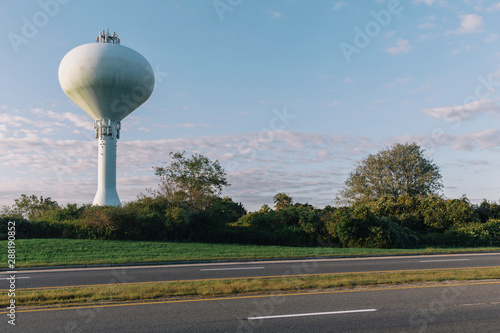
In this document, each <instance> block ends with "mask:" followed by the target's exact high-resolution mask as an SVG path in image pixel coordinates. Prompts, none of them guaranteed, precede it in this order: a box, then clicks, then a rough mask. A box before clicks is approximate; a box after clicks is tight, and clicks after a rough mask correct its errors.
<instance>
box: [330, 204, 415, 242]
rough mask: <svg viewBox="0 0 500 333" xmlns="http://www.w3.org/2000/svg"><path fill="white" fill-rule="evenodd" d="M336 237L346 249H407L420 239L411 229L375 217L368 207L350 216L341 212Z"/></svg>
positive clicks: (387, 219)
mask: <svg viewBox="0 0 500 333" xmlns="http://www.w3.org/2000/svg"><path fill="white" fill-rule="evenodd" d="M336 217H338V218H339V220H338V222H337V223H336V227H335V231H336V236H337V237H338V239H339V240H340V242H341V243H342V246H344V247H371V248H397V247H399V248H405V247H410V246H415V245H417V243H418V238H417V237H416V235H414V234H413V233H412V232H411V231H410V230H409V229H407V228H403V227H401V226H399V225H398V224H397V223H395V222H393V221H392V220H391V219H389V218H387V217H377V216H375V215H374V214H373V213H372V212H371V211H370V210H369V209H368V208H367V207H359V208H357V209H355V210H353V211H352V212H350V214H346V212H345V211H344V212H339V214H338V215H337V216H336Z"/></svg>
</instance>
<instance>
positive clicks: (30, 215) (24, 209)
mask: <svg viewBox="0 0 500 333" xmlns="http://www.w3.org/2000/svg"><path fill="white" fill-rule="evenodd" d="M58 208H59V204H58V203H57V202H56V201H54V200H52V199H51V198H50V197H48V198H44V197H42V196H41V197H40V198H39V197H37V196H36V195H34V194H32V195H30V196H27V195H26V194H21V196H20V197H19V198H17V199H14V205H12V207H4V208H3V212H2V215H10V216H12V217H20V218H25V219H28V220H33V219H36V218H38V217H41V216H42V215H43V214H44V213H45V212H47V211H49V210H56V209H58Z"/></svg>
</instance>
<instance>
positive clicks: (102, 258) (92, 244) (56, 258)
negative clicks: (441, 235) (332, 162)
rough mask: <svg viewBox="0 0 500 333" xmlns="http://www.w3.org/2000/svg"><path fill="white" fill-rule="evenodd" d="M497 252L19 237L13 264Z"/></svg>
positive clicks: (0, 255)
mask: <svg viewBox="0 0 500 333" xmlns="http://www.w3.org/2000/svg"><path fill="white" fill-rule="evenodd" d="M486 251H500V248H493V247H491V248H425V249H351V248H327V247H288V246H258V245H237V244H206V243H177V242H139V241H99V240H79V239H18V240H16V268H22V267H36V266H60V265H93V264H124V263H148V262H162V261H204V260H243V259H264V258H300V257H319V256H365V255H370V256H373V255H397V254H430V253H451V252H453V253H459V252H486ZM0 262H1V264H0V268H7V241H0Z"/></svg>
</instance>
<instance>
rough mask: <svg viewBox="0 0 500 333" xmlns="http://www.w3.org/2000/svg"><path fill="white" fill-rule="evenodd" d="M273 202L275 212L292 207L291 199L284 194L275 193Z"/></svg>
mask: <svg viewBox="0 0 500 333" xmlns="http://www.w3.org/2000/svg"><path fill="white" fill-rule="evenodd" d="M273 202H274V204H275V208H276V210H280V209H283V208H287V207H290V206H292V204H293V199H292V197H291V196H289V195H288V194H286V193H277V194H276V195H275V196H274V197H273Z"/></svg>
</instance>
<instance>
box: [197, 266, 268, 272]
mask: <svg viewBox="0 0 500 333" xmlns="http://www.w3.org/2000/svg"><path fill="white" fill-rule="evenodd" d="M263 268H264V267H234V268H204V269H200V272H205V271H234V270H238V269H263Z"/></svg>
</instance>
